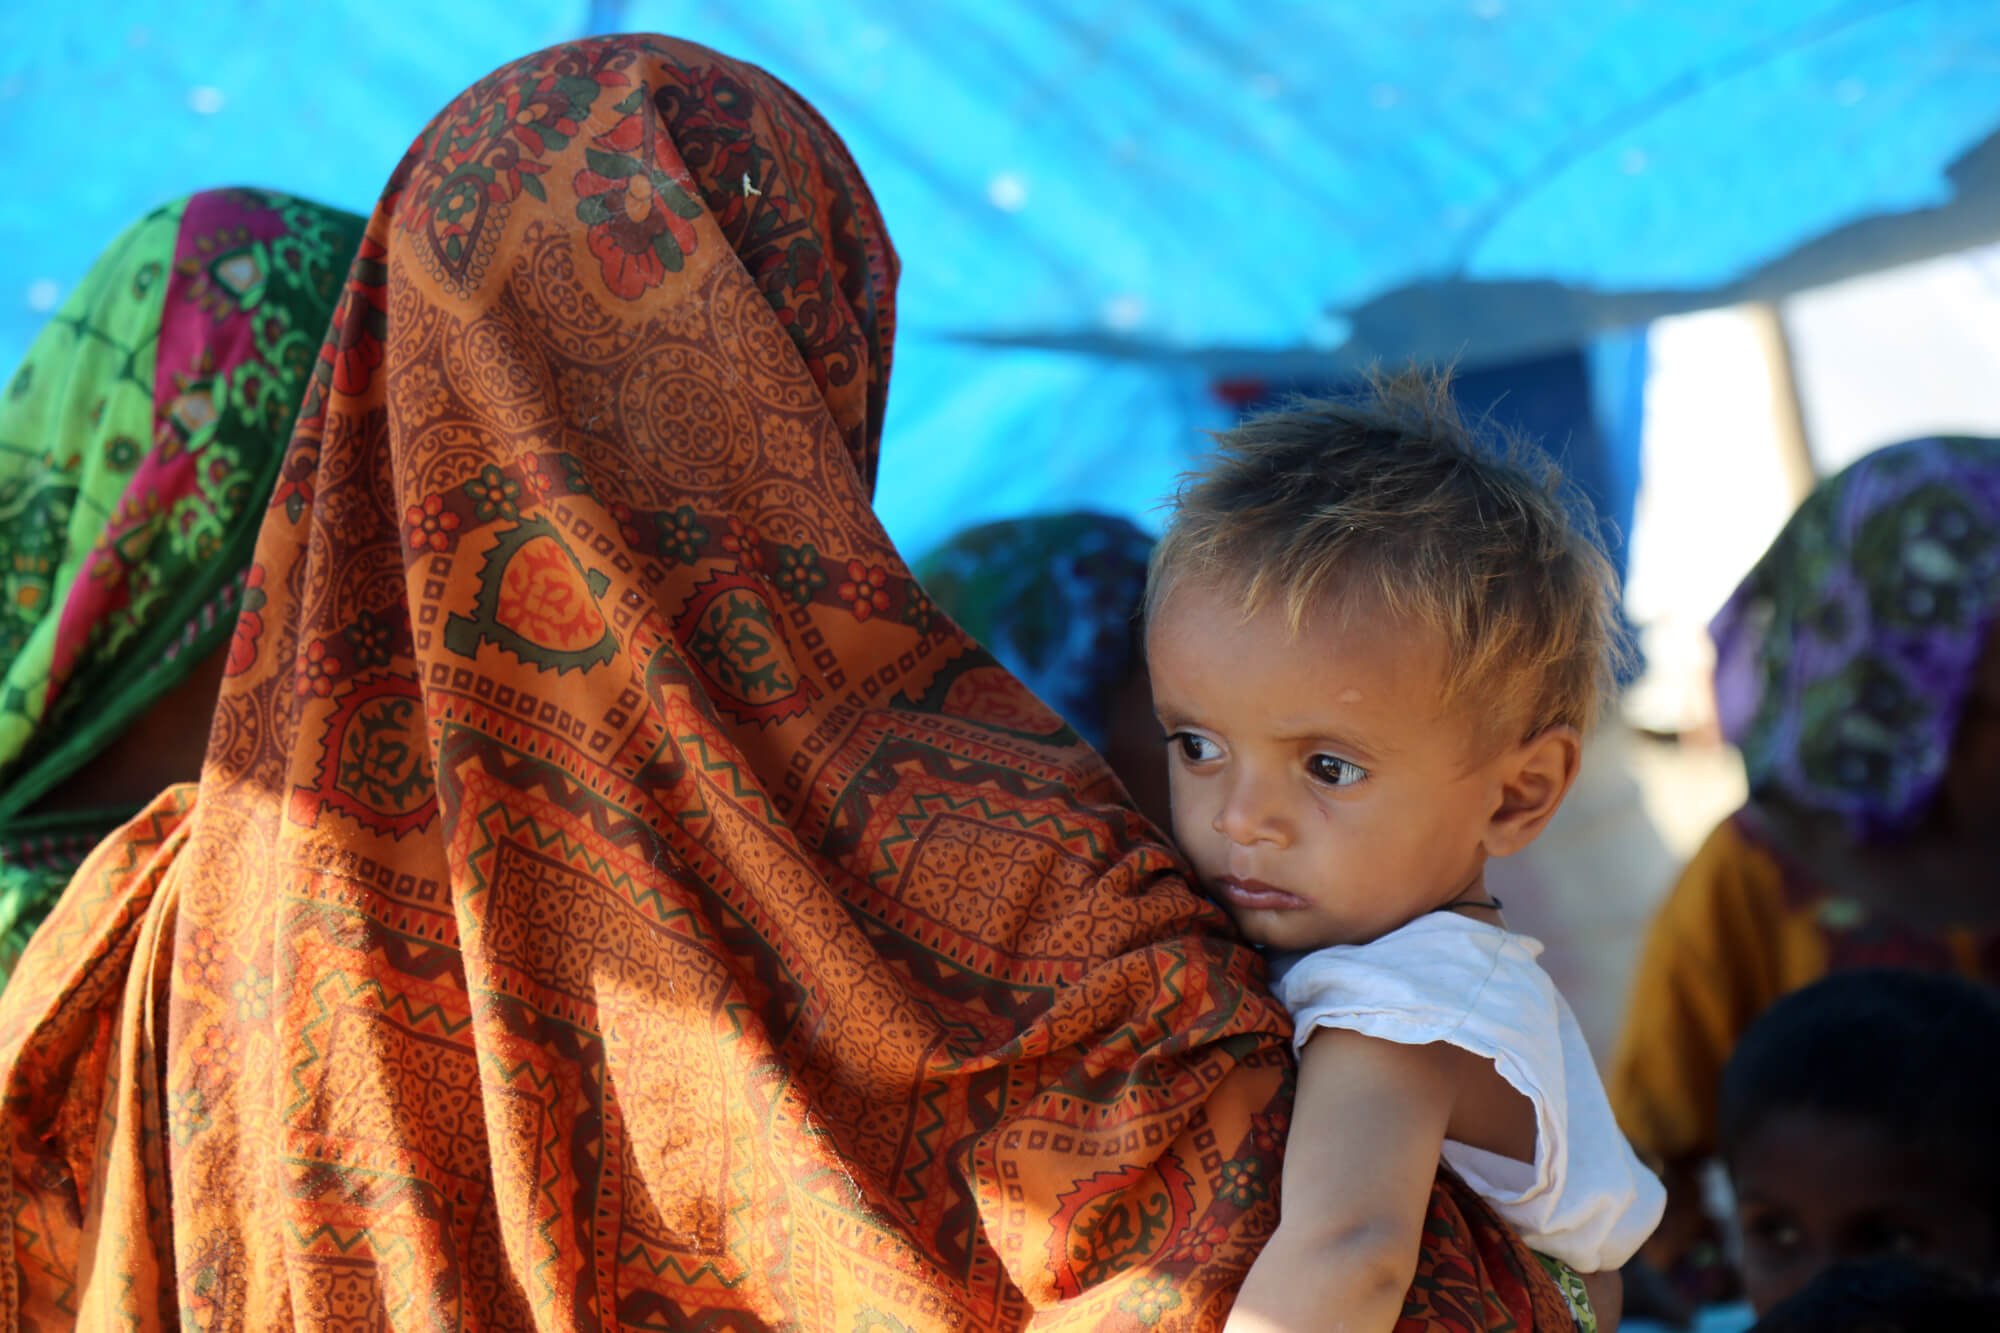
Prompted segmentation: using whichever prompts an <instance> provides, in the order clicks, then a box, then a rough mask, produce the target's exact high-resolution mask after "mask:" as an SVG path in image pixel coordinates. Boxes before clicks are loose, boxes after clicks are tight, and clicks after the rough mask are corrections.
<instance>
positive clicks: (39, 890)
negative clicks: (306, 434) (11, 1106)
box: [0, 190, 363, 975]
mask: <svg viewBox="0 0 2000 1333" xmlns="http://www.w3.org/2000/svg"><path fill="white" fill-rule="evenodd" d="M362 226H363V220H362V219H361V218H358V217H355V216H353V215H352V214H349V213H343V212H340V211H337V210H334V209H328V208H323V207H321V206H319V205H317V204H311V203H307V202H305V201H303V200H299V199H293V198H290V197H287V196H284V195H278V194H268V193H265V192H263V191H254V190H221V191H211V192H207V193H203V194H198V195H193V196H190V197H188V198H185V199H180V200H176V201H175V202H173V203H170V204H167V205H166V206H164V207H162V208H159V209H157V210H155V211H154V212H152V213H149V214H147V215H146V216H145V217H143V218H141V219H139V221H137V222H135V223H134V224H132V226H131V227H129V228H128V229H127V230H126V231H125V233H124V234H123V235H122V236H120V237H119V238H118V240H117V241H115V242H114V243H113V244H112V246H111V248H110V249H109V250H107V251H106V252H105V254H104V256H103V257H102V258H101V259H99V261H98V262H97V265H96V266H95V267H94V268H92V269H91V271H90V273H89V275H88V276H87V277H85V279H84V280H83V282H82V283H81V284H79V285H78V287H77V288H76V290H75V291H74V292H72V293H71V294H70V297H69V299H68V301H67V302H65V303H64V305H63V307H62V309H61V311H59V312H58V313H57V314H56V315H55V317H54V318H53V319H51V320H50V322H49V324H48V326H47V327H46V328H45V329H44V330H43V331H42V333H41V336H40V337H38V338H37V339H36V340H35V343H34V345H33V347H31V348H30V349H29V352H28V356H27V359H26V361H25V362H23V364H22V365H21V367H20V369H19V370H17V371H16V372H15V374H14V377H13V379H12V380H11V381H10V382H9V383H8V385H7V387H6V389H5V390H4V392H0V975H4V971H5V969H6V968H8V967H11V965H12V962H13V959H14V957H15V956H16V955H17V954H18V952H19V950H20V947H21V946H22V945H23V944H25V943H26V942H27V939H28V936H29V935H30V934H32V933H33V930H34V927H35V926H36V925H37V924H39V923H40V921H41V919H42V917H43V916H44V915H45V914H46V913H47V911H48V908H49V905H50V903H52V902H53V901H54V899H55V897H56V895H57V894H58V893H60V892H61V891H62V888H63V886H64V885H65V884H66V883H67V882H68V880H69V876H70V874H71V872H72V871H74V870H75V868H76V866H77V864H78V863H79V862H80V861H81V860H82V859H83V856H84V855H85V854H86V853H87V852H88V851H89V850H90V848H91V847H92V846H94V845H95V844H96V843H97V842H98V841H99V840H100V839H101V838H102V837H103V836H104V835H105V834H107V833H109V832H110V831H111V830H112V829H114V828H116V827H117V826H118V825H119V824H120V823H122V822H124V820H125V819H127V818H129V817H130V816H131V815H132V814H133V813H134V811H132V810H129V809H117V810H85V811H63V812H50V813H42V814H36V813H33V807H34V806H35V803H36V802H37V801H39V800H41V799H42V798H43V797H44V796H46V795H47V794H48V792H49V791H50V790H51V789H53V788H54V787H56V786H57V785H58V784H60V783H61V782H63V781H64V780H65V779H66V778H68V777H70V776H71V775H72V774H74V773H76V772H77V771H78V770H79V769H81V768H82V767H83V766H84V765H85V764H86V763H88V762H89V760H90V759H91V758H92V757H93V756H95V755H96V754H97V753H99V752H100V751H101V750H102V749H103V748H104V747H105V746H106V745H107V744H109V743H110V742H111V741H112V740H114V739H115V738H116V737H117V736H118V735H119V734H120V733H122V732H123V731H124V730H125V729H126V728H127V727H128V726H130V725H131V724H132V722H133V721H134V720H135V719H136V718H137V717H138V716H139V715H140V714H141V713H142V712H144V711H145V709H146V708H147V707H148V706H149V705H150V704H152V703H153V702H154V701H155V700H156V699H158V698H159V697H160V696H161V695H162V694H164V693H165V692H166V691H167V690H169V689H171V688H172V687H173V686H175V685H176V684H178V683H180V681H182V680H183V679H185V678H186V676H187V675H188V673H189V672H190V671H191V670H192V669H193V668H194V667H195V666H196V665H198V664H199V663H201V662H202V661H203V660H204V659H206V658H207V657H208V656H209V654H210V653H211V652H213V651H214V650H215V649H216V648H217V647H219V646H220V644H221V643H222V641H223V640H224V639H225V638H226V637H227V636H228V635H229V633H230V632H231V628H232V626H233V625H234V622H235V619H236V614H237V611H238V609H239V607H240V606H241V604H242V602H243V598H244V573H245V570H246V569H247V568H248V566H249V563H250V554H251V549H252V547H253V545H254V543H255V540H256V535H257V528H258V525H259V522H260V520H261V519H262V517H263V513H264V509H265V506H266V504H267V502H268V500H269V497H270V495H271V489H272V485H273V483H274V481H275V478H276V475H277V469H278V464H279V460H280V458H281V457H282V455H283V452H284V447H285V444H286V441H287V440H288V438H289V436H290V434H291V428H292V423H293V420H294V418H295V417H296V415H297V413H298V406H299V401H300V398H301V397H302V396H303V394H304V391H305V388H306V385H307V383H308V381H309V380H310V378H311V376H312V373H313V367H314V364H315V361H316V358H317V356H318V351H319V345H320V341H321V338H322V337H323V336H324V334H325V332H326V327H327V322H328V320H329V318H330V317H331V315H332V313H333V307H334V302H335V300H336V299H337V298H338V296H339V294H340V290H341V286H342V284H343V282H344V280H345V278H346V275H347V268H348V264H349V262H350V261H351V260H352V258H353V256H354V252H355V249H356V248H357V246H358V245H359V244H360V239H361V230H362ZM252 595H253V597H255V596H257V594H255V593H253V594H252Z"/></svg>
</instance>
